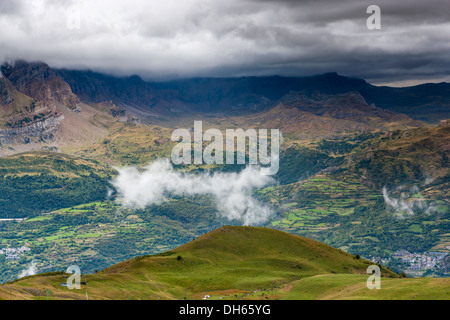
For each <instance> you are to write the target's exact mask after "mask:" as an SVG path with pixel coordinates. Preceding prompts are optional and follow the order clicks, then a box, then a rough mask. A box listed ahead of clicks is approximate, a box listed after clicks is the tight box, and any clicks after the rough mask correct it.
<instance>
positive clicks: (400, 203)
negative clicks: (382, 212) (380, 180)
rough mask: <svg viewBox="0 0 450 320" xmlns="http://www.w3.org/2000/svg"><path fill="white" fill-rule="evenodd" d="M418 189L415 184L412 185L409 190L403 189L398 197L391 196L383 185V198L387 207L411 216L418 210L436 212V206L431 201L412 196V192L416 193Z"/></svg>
mask: <svg viewBox="0 0 450 320" xmlns="http://www.w3.org/2000/svg"><path fill="white" fill-rule="evenodd" d="M403 189H404V187H403V186H400V187H398V188H397V190H403ZM419 192H420V189H419V188H418V187H417V186H413V187H412V188H411V189H410V190H409V191H407V190H404V191H403V192H402V194H401V196H400V197H399V198H394V197H393V196H391V194H390V192H389V191H388V189H387V188H386V187H383V198H384V202H385V203H386V205H387V206H388V208H390V209H392V210H393V211H396V212H397V213H399V214H401V216H400V217H403V215H404V214H406V215H409V216H412V215H414V214H415V213H416V212H418V211H419V210H420V211H422V212H425V213H427V214H431V213H434V212H436V206H435V205H434V204H433V202H427V201H425V200H423V199H421V198H414V197H412V195H413V194H418V193H419Z"/></svg>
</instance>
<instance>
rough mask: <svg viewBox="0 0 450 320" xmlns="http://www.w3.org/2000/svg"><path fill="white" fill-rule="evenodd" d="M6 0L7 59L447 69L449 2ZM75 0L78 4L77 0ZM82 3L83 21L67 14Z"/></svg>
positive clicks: (198, 72) (216, 69)
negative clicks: (373, 22) (374, 19)
mask: <svg viewBox="0 0 450 320" xmlns="http://www.w3.org/2000/svg"><path fill="white" fill-rule="evenodd" d="M371 4H374V3H373V2H372V1H368V0H363V1H350V0H344V1H339V2H336V1H331V0H326V1H309V0H306V1H283V0H281V1H280V0H277V1H275V0H273V1H268V0H267V1H261V0H227V1H217V0H183V1H179V0H166V1H156V0H152V1H148V0H129V1H111V0H97V1H87V0H64V1H56V0H40V1H28V0H27V1H26V0H14V1H12V0H0V30H2V32H1V33H0V60H3V61H5V60H12V59H19V58H21V59H26V60H42V61H45V62H47V63H49V64H50V65H52V66H54V67H65V68H77V69H79V68H81V69H83V68H90V69H93V70H95V71H102V72H108V73H113V74H116V75H129V74H134V73H135V74H139V75H141V76H143V77H144V78H146V79H158V78H161V77H166V78H167V77H169V78H170V77H172V78H176V77H189V76H240V75H268V74H280V75H310V74H317V73H323V72H329V71H337V72H339V73H342V74H344V75H350V76H358V77H363V78H365V79H368V80H369V81H372V82H375V83H376V82H388V81H400V80H409V81H410V80H415V79H416V80H424V81H425V80H428V81H430V80H432V81H433V80H439V79H445V78H446V77H448V76H449V75H450V56H449V55H448V52H449V49H450V41H449V40H450V39H449V37H450V19H449V16H450V2H449V1H446V0H430V1H418V0H398V1H391V0H379V1H376V4H377V5H379V6H380V8H381V30H368V29H367V27H366V20H367V18H368V16H369V15H368V14H367V13H366V9H367V7H368V6H369V5H371ZM74 5H76V6H77V7H73V6H74ZM74 8H78V9H79V12H80V20H79V21H80V29H76V28H75V29H73V28H72V29H71V28H68V25H69V26H72V27H73V24H71V23H70V22H69V24H68V21H76V20H73V18H72V17H73V15H74V13H75V14H76V12H77V10H78V9H74Z"/></svg>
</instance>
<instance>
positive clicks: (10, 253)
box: [0, 246, 31, 260]
mask: <svg viewBox="0 0 450 320" xmlns="http://www.w3.org/2000/svg"><path fill="white" fill-rule="evenodd" d="M30 250H31V249H30V248H29V247H27V246H21V247H19V248H3V249H0V254H1V255H6V259H8V260H19V259H20V257H21V256H22V255H23V254H24V253H25V252H28V251H30Z"/></svg>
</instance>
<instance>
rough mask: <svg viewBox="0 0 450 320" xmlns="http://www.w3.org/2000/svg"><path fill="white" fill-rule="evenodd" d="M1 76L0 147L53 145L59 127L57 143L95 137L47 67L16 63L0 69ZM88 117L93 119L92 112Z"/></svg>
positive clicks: (73, 99) (72, 96) (78, 103)
mask: <svg viewBox="0 0 450 320" xmlns="http://www.w3.org/2000/svg"><path fill="white" fill-rule="evenodd" d="M1 73H2V77H1V78H0V144H1V145H7V144H15V145H19V144H21V145H23V144H30V143H32V142H36V143H37V146H38V145H39V144H40V143H42V142H43V143H50V142H54V141H55V140H57V138H58V132H59V131H60V130H59V129H60V128H62V126H65V128H66V130H63V131H64V132H65V136H63V137H62V136H61V134H60V135H59V136H60V140H71V141H78V140H77V131H80V135H85V136H86V135H87V136H89V135H92V136H94V137H95V135H96V131H95V130H91V129H92V128H91V127H95V126H94V125H91V124H89V119H88V118H86V115H82V114H81V113H82V111H83V109H82V105H83V104H82V103H81V101H80V99H79V98H78V96H77V95H75V94H74V93H73V92H72V90H71V88H70V86H69V84H68V83H67V82H65V81H64V80H63V79H62V78H61V77H60V76H59V75H58V74H57V73H55V72H54V71H53V70H52V69H51V68H50V67H49V66H48V65H46V64H45V63H27V62H25V61H17V62H15V63H14V64H4V65H2V66H1ZM86 107H87V106H86ZM76 114H79V115H80V116H79V117H76V116H75V115H76ZM88 114H90V115H91V116H93V115H94V114H93V113H92V110H91V111H89V112H88ZM74 116H75V117H74ZM67 118H69V119H68V120H67V121H64V120H65V119H67ZM66 122H67V123H66ZM64 124H65V125H64ZM94 129H95V128H94ZM63 135H64V134H63Z"/></svg>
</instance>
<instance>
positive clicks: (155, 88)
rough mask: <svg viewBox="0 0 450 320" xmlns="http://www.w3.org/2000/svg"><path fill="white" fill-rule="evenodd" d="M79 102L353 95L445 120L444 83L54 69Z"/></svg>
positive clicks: (250, 103) (449, 112)
mask: <svg viewBox="0 0 450 320" xmlns="http://www.w3.org/2000/svg"><path fill="white" fill-rule="evenodd" d="M56 72H57V73H58V74H59V75H60V76H61V77H62V78H63V79H64V80H65V81H67V82H68V83H69V84H70V85H71V87H72V90H73V91H74V93H76V94H77V95H78V96H79V97H80V98H81V99H82V101H84V102H86V103H89V102H100V101H102V100H105V99H112V100H113V101H114V102H115V103H116V104H130V105H134V106H146V107H152V108H156V109H158V106H161V105H164V106H172V107H176V108H181V109H184V108H188V109H190V110H191V111H197V112H230V111H231V112H236V111H258V110H262V109H265V108H269V107H273V106H274V105H276V104H277V102H279V100H280V99H281V98H282V97H283V96H285V95H286V94H288V93H289V92H291V91H294V92H299V93H301V94H303V95H305V96H311V95H313V94H328V95H336V94H343V93H347V92H359V93H360V94H361V96H362V97H364V99H366V101H367V103H368V104H369V105H371V104H375V106H377V107H379V108H382V109H387V110H391V111H394V112H397V113H404V114H407V115H409V116H411V117H412V118H415V119H419V120H425V121H432V122H437V121H439V120H441V119H446V118H450V84H448V83H439V84H431V83H430V84H424V85H420V86H414V87H406V88H391V87H377V86H374V85H371V84H369V83H367V82H366V81H364V80H362V79H356V78H349V77H345V76H342V75H338V74H337V73H334V72H332V73H326V74H323V75H317V76H310V77H280V76H266V77H241V78H193V79H183V80H174V81H168V82H145V81H143V80H142V79H141V78H140V77H138V76H132V77H124V78H118V77H112V76H107V75H103V74H100V73H95V72H92V71H73V70H56Z"/></svg>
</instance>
